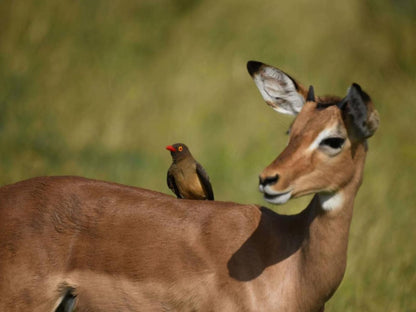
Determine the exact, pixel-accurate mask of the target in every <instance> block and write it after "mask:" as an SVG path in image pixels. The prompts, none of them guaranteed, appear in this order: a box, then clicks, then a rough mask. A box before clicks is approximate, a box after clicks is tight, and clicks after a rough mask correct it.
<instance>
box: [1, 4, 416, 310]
mask: <svg viewBox="0 0 416 312" xmlns="http://www.w3.org/2000/svg"><path fill="white" fill-rule="evenodd" d="M415 17H416V9H415V5H414V4H413V2H412V1H407V0H401V1H395V2H391V1H387V0H384V1H375V0H365V1H360V0H353V1H344V2H333V1H329V0H320V1H314V2H310V1H306V0H296V1H292V2H287V3H277V2H275V1H270V0H260V1H255V2H254V1H245V0H243V1H237V0H224V1H221V3H218V2H215V1H213V0H199V1H198V0H194V1H192V0H175V1H174V0H170V1H169V0H152V1H150V0H144V1H136V2H134V1H125V2H114V1H100V2H98V1H97V2H95V1H88V2H85V1H71V2H59V1H46V0H43V1H10V0H6V1H2V2H1V3H0V155H1V156H0V172H1V174H0V184H2V185H3V184H8V183H12V182H15V181H18V180H22V179H26V178H29V177H32V176H39V175H65V174H71V175H81V176H87V177H91V178H97V179H104V180H111V181H116V182H120V183H125V184H130V185H136V186H141V187H146V188H150V189H154V190H159V191H162V192H166V193H169V190H168V188H167V186H166V184H165V179H166V170H167V168H168V166H169V164H170V156H169V154H168V153H167V151H165V150H164V147H165V146H166V145H168V144H172V143H175V142H184V143H186V144H187V145H188V146H189V147H190V148H191V150H192V152H193V154H194V155H195V156H196V158H197V159H198V160H199V161H200V162H201V163H202V164H203V166H204V167H205V168H206V169H207V171H208V173H209V175H210V177H211V180H212V183H213V187H214V191H215V195H216V198H217V199H220V200H231V201H237V202H243V203H261V204H264V202H263V201H262V199H261V197H260V195H259V193H258V191H257V185H256V184H257V176H258V174H259V172H260V171H261V170H262V169H263V168H264V167H265V166H266V165H267V164H269V163H270V162H271V160H273V159H274V157H275V156H276V155H277V154H278V153H279V151H280V150H282V149H283V147H284V145H285V141H286V137H285V135H284V133H285V131H286V129H287V127H288V125H289V124H290V122H291V120H290V118H289V117H286V116H281V115H278V114H275V113H273V112H272V110H270V109H269V108H268V107H267V106H266V105H265V104H264V103H263V101H262V99H261V97H260V95H259V93H258V91H257V90H256V88H255V86H254V84H253V82H252V81H251V79H250V77H249V76H248V74H247V72H246V69H245V63H246V62H247V61H248V60H250V59H255V60H260V61H263V62H266V63H269V64H273V65H275V66H278V67H280V68H282V69H283V70H285V71H287V72H289V73H290V74H291V75H293V76H294V77H296V78H297V79H298V80H300V81H301V82H303V83H304V84H305V85H308V84H313V85H314V87H315V91H316V92H317V93H318V94H327V93H333V94H337V95H343V94H345V91H346V89H347V87H348V86H349V85H350V84H351V83H352V82H358V83H360V84H361V85H362V87H363V88H364V89H365V90H366V91H368V92H369V93H370V95H371V96H372V98H373V100H374V102H375V104H376V106H377V109H378V110H379V112H380V115H381V126H380V129H379V130H378V132H377V133H376V135H375V137H374V138H372V139H371V141H370V142H369V143H370V151H369V155H368V158H367V165H366V169H365V178H364V183H363V186H362V187H361V189H360V192H359V194H358V198H357V199H356V208H355V212H354V219H353V223H352V228H351V236H350V246H349V258H348V268H347V272H346V275H345V278H344V281H343V283H342V284H341V287H340V289H339V290H338V291H337V293H336V294H335V296H334V297H333V299H331V301H330V302H329V304H328V307H327V310H328V311H416V296H415V295H414V294H415V293H416V249H415V248H414V239H415V237H416V230H415V229H416V196H415V191H414V185H415V182H416V161H415V160H416V145H415V141H414V138H415V134H416V130H415V127H414V118H415V116H416V105H415V100H414V99H415V98H416V89H415V88H414V86H415V83H416V59H415V57H414V56H415V55H416V41H415V40H414V33H415V30H416V22H415V21H416V19H415ZM307 201H308V198H304V199H299V200H295V201H293V202H291V203H289V204H288V205H285V206H283V207H278V208H275V207H273V209H278V211H279V212H284V213H293V212H296V211H299V209H300V208H299V207H304V206H305V205H306V203H307Z"/></svg>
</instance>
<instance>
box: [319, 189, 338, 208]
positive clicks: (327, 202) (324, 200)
mask: <svg viewBox="0 0 416 312" xmlns="http://www.w3.org/2000/svg"><path fill="white" fill-rule="evenodd" d="M319 201H320V202H321V206H322V209H324V210H326V211H330V210H335V209H338V208H340V207H341V206H342V205H343V203H344V195H343V194H342V193H341V192H338V193H334V194H319Z"/></svg>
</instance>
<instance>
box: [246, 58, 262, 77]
mask: <svg viewBox="0 0 416 312" xmlns="http://www.w3.org/2000/svg"><path fill="white" fill-rule="evenodd" d="M262 65H263V63H262V62H257V61H248V62H247V70H248V73H249V74H250V75H251V76H253V75H254V74H255V73H256V72H258V70H259V69H260V67H261V66H262Z"/></svg>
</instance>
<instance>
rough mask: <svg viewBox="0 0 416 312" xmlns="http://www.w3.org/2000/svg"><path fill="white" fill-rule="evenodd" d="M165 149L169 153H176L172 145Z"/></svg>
mask: <svg viewBox="0 0 416 312" xmlns="http://www.w3.org/2000/svg"><path fill="white" fill-rule="evenodd" d="M166 149H167V150H169V151H171V152H176V149H175V148H174V147H173V146H172V145H168V146H166Z"/></svg>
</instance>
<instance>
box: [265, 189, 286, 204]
mask: <svg viewBox="0 0 416 312" xmlns="http://www.w3.org/2000/svg"><path fill="white" fill-rule="evenodd" d="M291 196H292V192H286V193H280V194H273V195H271V194H267V193H265V194H264V199H265V200H266V201H268V202H269V203H271V204H274V205H281V204H284V203H286V202H287V201H288V200H289V199H290V197H291Z"/></svg>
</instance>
